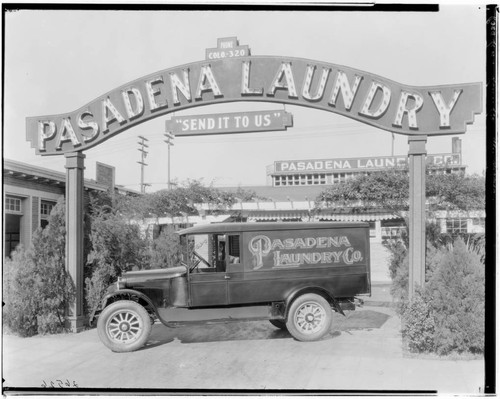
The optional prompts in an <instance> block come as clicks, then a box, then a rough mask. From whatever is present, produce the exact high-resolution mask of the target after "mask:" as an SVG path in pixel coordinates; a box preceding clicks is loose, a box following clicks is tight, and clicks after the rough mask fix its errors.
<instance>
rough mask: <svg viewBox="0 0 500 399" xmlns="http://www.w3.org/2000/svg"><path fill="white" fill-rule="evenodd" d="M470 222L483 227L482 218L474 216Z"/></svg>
mask: <svg viewBox="0 0 500 399" xmlns="http://www.w3.org/2000/svg"><path fill="white" fill-rule="evenodd" d="M472 224H473V225H474V226H480V227H485V223H484V218H474V219H472Z"/></svg>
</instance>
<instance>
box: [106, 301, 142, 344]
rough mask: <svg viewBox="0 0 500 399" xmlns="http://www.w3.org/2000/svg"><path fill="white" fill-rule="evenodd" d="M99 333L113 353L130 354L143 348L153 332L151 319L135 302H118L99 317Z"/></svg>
mask: <svg viewBox="0 0 500 399" xmlns="http://www.w3.org/2000/svg"><path fill="white" fill-rule="evenodd" d="M97 331H98V334H99V338H100V339H101V341H102V342H103V343H104V345H106V346H107V347H108V348H110V349H111V350H112V351H113V352H130V351H134V350H136V349H138V348H140V347H141V346H143V345H144V344H145V343H146V341H147V339H148V337H149V334H150V332H151V318H150V317H149V314H148V312H147V311H146V309H144V308H143V307H142V306H141V305H139V304H138V303H136V302H133V301H117V302H114V303H112V304H111V305H109V306H108V307H106V309H104V311H103V312H102V313H101V315H100V316H99V320H98V322H97Z"/></svg>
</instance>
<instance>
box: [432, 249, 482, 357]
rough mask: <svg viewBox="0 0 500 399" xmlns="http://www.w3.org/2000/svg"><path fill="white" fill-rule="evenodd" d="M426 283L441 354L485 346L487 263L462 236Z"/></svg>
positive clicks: (478, 350) (473, 351)
mask: <svg viewBox="0 0 500 399" xmlns="http://www.w3.org/2000/svg"><path fill="white" fill-rule="evenodd" d="M447 252H448V253H447V256H444V257H443V258H442V260H441V262H440V264H439V266H438V267H437V268H436V270H435V271H434V273H433V275H432V277H431V278H430V279H429V282H428V284H427V285H426V292H427V295H428V296H429V297H430V300H431V304H432V308H433V309H434V315H435V316H434V317H435V322H436V335H435V345H436V350H437V352H438V353H439V354H449V353H451V352H458V353H461V352H471V353H482V352H483V350H484V306H485V292H484V264H483V263H482V262H481V258H480V255H478V254H477V253H475V252H474V251H470V250H468V248H467V247H466V245H465V243H464V242H463V241H462V240H461V239H458V240H456V241H455V242H454V244H453V247H452V248H450V250H448V251H447Z"/></svg>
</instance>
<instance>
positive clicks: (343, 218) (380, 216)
mask: <svg viewBox="0 0 500 399" xmlns="http://www.w3.org/2000/svg"><path fill="white" fill-rule="evenodd" d="M316 219H317V220H331V221H337V222H375V221H379V220H391V219H400V217H399V216H396V215H393V214H390V213H362V214H355V215H353V214H335V213H329V214H319V215H317V216H316Z"/></svg>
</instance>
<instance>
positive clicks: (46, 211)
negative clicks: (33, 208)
mask: <svg viewBox="0 0 500 399" xmlns="http://www.w3.org/2000/svg"><path fill="white" fill-rule="evenodd" d="M54 206H55V204H54V203H53V202H49V201H42V202H41V203H40V215H41V216H42V217H43V216H45V217H49V216H50V212H52V209H53V208H54Z"/></svg>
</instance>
